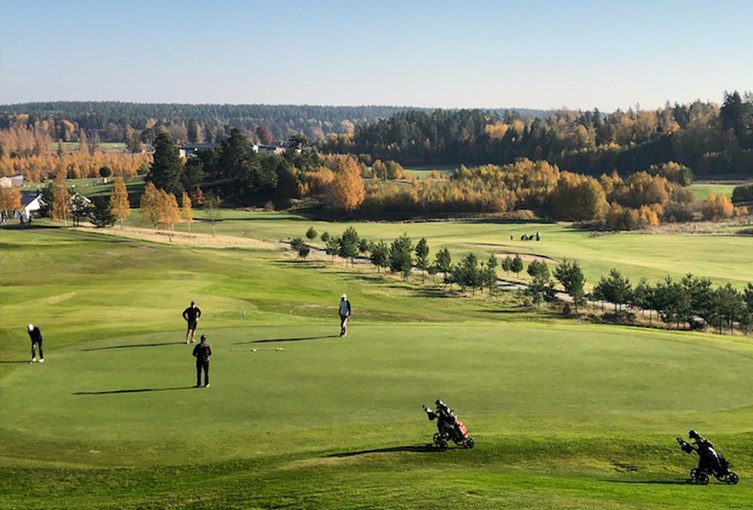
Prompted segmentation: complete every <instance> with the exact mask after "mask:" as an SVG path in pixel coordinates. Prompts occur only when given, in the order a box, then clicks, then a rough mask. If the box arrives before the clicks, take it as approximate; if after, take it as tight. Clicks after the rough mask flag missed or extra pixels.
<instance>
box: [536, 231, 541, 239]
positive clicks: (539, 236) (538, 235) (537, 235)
mask: <svg viewBox="0 0 753 510" xmlns="http://www.w3.org/2000/svg"><path fill="white" fill-rule="evenodd" d="M536 240H537V241H541V235H540V234H539V233H538V232H536Z"/></svg>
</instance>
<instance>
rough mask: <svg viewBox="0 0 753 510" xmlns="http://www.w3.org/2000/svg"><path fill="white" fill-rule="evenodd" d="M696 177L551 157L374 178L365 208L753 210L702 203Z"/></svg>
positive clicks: (624, 226) (675, 168)
mask: <svg viewBox="0 0 753 510" xmlns="http://www.w3.org/2000/svg"><path fill="white" fill-rule="evenodd" d="M692 180H693V174H692V172H691V171H690V169H689V168H687V167H685V166H683V165H680V164H678V163H676V162H668V163H663V164H659V165H652V166H651V167H649V168H648V169H646V170H643V171H641V172H637V173H633V174H632V175H630V176H628V177H626V178H624V179H623V178H622V177H621V176H620V175H619V174H618V173H616V172H612V173H611V174H602V175H601V176H600V177H598V178H595V177H592V176H589V175H582V174H576V173H573V172H568V171H564V170H560V168H559V167H558V166H557V165H555V164H551V163H548V162H546V161H538V162H534V161H531V160H527V159H521V160H518V161H516V162H514V163H511V164H507V165H504V166H497V165H482V166H479V167H474V168H469V167H466V166H461V167H460V169H458V170H457V171H455V172H454V173H453V174H452V175H451V176H450V178H449V179H424V180H422V181H417V180H414V181H413V182H412V183H410V184H409V185H406V184H405V183H396V182H382V181H379V180H373V179H372V180H369V181H367V182H366V195H365V199H364V201H363V203H362V205H361V206H360V208H359V212H361V213H362V214H363V215H364V216H367V217H381V216H383V215H384V214H386V213H391V214H394V213H405V214H406V215H416V214H436V213H446V212H450V213H459V212H475V213H505V212H510V211H516V210H531V211H534V212H535V213H536V214H538V215H540V216H545V217H549V218H552V219H555V220H567V221H577V222H584V223H591V224H593V225H594V226H597V227H600V228H608V229H612V230H633V229H638V228H642V227H646V226H655V225H658V224H660V223H662V222H683V221H690V220H692V219H694V218H699V219H700V218H704V219H708V220H713V221H716V220H720V219H724V218H730V217H733V216H739V215H743V214H747V209H746V208H745V207H742V206H741V207H735V206H734V204H733V203H732V201H731V200H730V199H729V198H728V197H726V196H724V195H719V196H716V195H713V196H709V197H708V199H707V200H706V202H705V203H703V204H699V203H697V202H696V201H695V199H694V197H693V194H692V192H691V191H690V190H689V189H688V188H687V185H689V184H690V183H692Z"/></svg>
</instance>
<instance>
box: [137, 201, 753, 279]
mask: <svg viewBox="0 0 753 510" xmlns="http://www.w3.org/2000/svg"><path fill="white" fill-rule="evenodd" d="M202 217H203V215H202V211H196V218H197V219H198V220H199V221H198V222H196V223H194V224H193V225H192V230H193V231H194V232H203V233H211V231H212V229H211V225H210V223H209V222H205V221H201V218H202ZM132 221H133V222H134V224H136V225H140V226H147V225H146V223H144V222H143V221H141V220H140V218H138V213H137V212H135V213H133V215H132ZM349 226H352V227H354V228H355V229H356V230H357V231H358V234H359V235H360V236H362V237H365V238H367V239H369V240H373V241H378V240H385V241H386V242H387V243H388V244H389V243H390V242H392V240H394V239H395V238H397V237H398V236H400V235H401V234H403V233H407V234H408V235H409V236H410V237H411V238H412V239H413V242H414V243H415V242H416V241H417V240H418V239H420V238H421V237H426V239H427V240H428V242H429V247H430V249H431V253H430V258H431V260H432V261H433V259H434V255H435V254H436V252H437V251H438V250H440V249H441V248H445V247H446V248H448V249H449V250H450V252H451V253H452V256H453V258H454V260H458V259H459V258H460V257H462V256H464V255H466V254H467V253H468V252H471V251H472V252H474V253H476V254H477V255H478V256H480V257H482V260H483V258H486V257H488V256H489V254H491V253H494V254H495V255H497V256H499V257H505V256H507V255H515V254H521V255H538V256H541V257H545V258H547V259H549V262H551V263H557V262H559V261H561V260H562V259H563V258H569V259H575V260H578V261H579V262H580V264H581V266H582V267H583V270H584V272H585V274H586V278H587V280H588V282H587V284H588V285H593V284H595V283H596V282H597V281H598V279H599V278H600V277H601V276H604V275H606V274H607V273H608V272H609V270H610V269H611V268H613V267H616V268H618V269H619V270H620V271H621V272H622V273H623V274H625V275H626V276H628V277H629V278H631V280H632V281H633V282H636V283H637V281H638V280H639V279H640V278H641V277H643V276H645V277H646V278H649V279H650V280H652V281H658V280H661V279H664V278H665V277H666V276H667V275H671V276H672V277H673V278H676V279H679V278H682V276H684V275H685V274H687V273H693V274H696V275H703V276H706V277H709V278H711V279H712V280H713V281H714V283H715V284H717V285H719V284H721V285H723V284H725V283H732V284H734V285H735V286H737V287H738V288H740V289H742V288H744V287H745V285H747V283H748V282H751V281H753V258H751V257H749V256H748V253H750V251H751V249H753V237H751V236H738V235H734V232H733V230H730V229H727V230H723V231H722V232H724V233H719V234H692V233H687V234H670V233H653V232H622V233H612V234H607V235H593V234H592V233H591V232H590V231H586V230H579V229H576V228H573V227H571V226H569V225H566V224H560V223H540V222H508V221H495V220H483V219H480V220H449V221H427V222H404V223H402V222H395V223H383V222H353V223H331V222H323V221H314V220H308V219H306V218H303V217H301V216H297V215H294V214H288V213H282V212H250V211H240V210H223V211H222V216H221V219H220V221H217V222H216V231H217V233H218V234H229V235H235V236H241V237H247V238H255V239H264V240H269V241H278V240H289V239H292V238H294V237H303V236H304V234H305V232H306V231H307V230H308V228H309V227H314V228H315V229H316V231H317V232H318V233H319V234H321V233H323V232H325V231H326V232H329V233H330V234H331V235H340V234H342V232H343V231H344V230H345V229H346V228H347V227H349ZM691 227H692V225H691ZM177 228H178V229H179V230H182V231H185V230H186V226H185V225H179V226H178V227H177ZM689 228H690V227H689ZM536 232H539V233H540V234H541V241H538V242H537V241H522V240H521V236H522V235H524V234H525V235H534V234H535V233H536ZM511 237H512V239H511ZM312 244H313V245H314V246H317V247H320V248H322V249H323V248H324V243H323V242H321V240H319V239H316V240H314V241H313V243H312ZM521 276H522V277H523V278H526V277H527V276H526V275H525V272H524V273H522V274H521Z"/></svg>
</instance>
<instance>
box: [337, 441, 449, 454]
mask: <svg viewBox="0 0 753 510" xmlns="http://www.w3.org/2000/svg"><path fill="white" fill-rule="evenodd" d="M440 451H442V450H440V449H439V448H436V447H434V445H431V444H425V445H406V446H390V447H388V448H375V449H373V450H358V451H356V452H342V453H332V454H330V455H327V457H355V456H356V455H366V454H369V453H395V452H410V453H435V452H440Z"/></svg>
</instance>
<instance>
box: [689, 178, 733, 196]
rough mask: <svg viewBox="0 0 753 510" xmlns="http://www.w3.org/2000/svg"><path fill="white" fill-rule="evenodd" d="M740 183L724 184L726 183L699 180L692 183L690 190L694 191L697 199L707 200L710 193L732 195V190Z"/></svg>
mask: <svg viewBox="0 0 753 510" xmlns="http://www.w3.org/2000/svg"><path fill="white" fill-rule="evenodd" d="M736 186H739V184H724V183H716V182H714V183H711V182H697V183H694V184H691V185H690V190H691V191H692V192H693V196H694V197H695V199H696V200H706V199H707V198H708V196H709V193H714V194H715V195H717V196H718V195H725V196H727V197H732V190H734V189H735V187H736Z"/></svg>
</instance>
